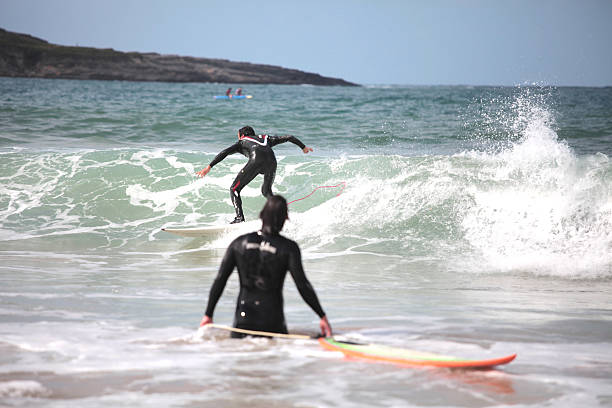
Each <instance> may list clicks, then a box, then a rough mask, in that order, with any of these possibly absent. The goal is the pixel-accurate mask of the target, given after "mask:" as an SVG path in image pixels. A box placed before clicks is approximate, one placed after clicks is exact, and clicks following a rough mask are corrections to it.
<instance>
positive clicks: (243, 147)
mask: <svg viewBox="0 0 612 408" xmlns="http://www.w3.org/2000/svg"><path fill="white" fill-rule="evenodd" d="M285 142H291V143H293V144H295V145H297V146H299V147H300V149H302V151H303V152H304V153H308V152H312V148H311V147H307V146H306V145H305V144H304V143H302V142H301V141H300V140H299V139H298V138H297V137H295V136H291V135H286V136H268V135H258V136H256V135H255V131H254V130H253V128H252V127H250V126H245V127H243V128H241V129H240V130H239V131H238V141H237V142H236V143H234V144H233V145H231V146H230V147H228V148H227V149H225V150H223V151H221V152H220V153H219V154H218V155H217V156H216V157H215V158H214V159H213V161H211V162H210V164H209V165H208V166H206V167H205V168H204V169H202V170H200V171H198V172H197V173H196V174H197V175H198V176H200V177H204V176H206V175H207V174H208V172H209V171H210V169H211V168H212V167H213V166H214V165H215V164H217V163H219V162H220V161H221V160H223V159H225V158H226V157H227V156H228V155H230V154H234V153H241V154H243V155H244V156H246V157H247V158H248V159H249V161H248V162H247V164H246V165H245V166H244V168H243V169H242V170H240V173H238V175H237V176H236V179H235V180H234V182H233V183H232V185H231V187H230V197H231V199H232V204H233V205H234V210H235V211H236V218H235V219H234V221H232V222H231V224H235V223H237V222H243V221H244V213H243V211H242V199H241V198H240V192H241V191H242V189H243V188H244V186H246V185H247V184H249V183H250V182H251V181H252V180H253V179H254V178H255V176H257V175H258V174H263V175H264V180H263V184H262V185H261V194H263V196H264V197H266V198H268V197H270V196H272V183H274V177H275V176H276V156H275V155H274V151H273V150H272V147H274V146H276V145H278V144H281V143H285Z"/></svg>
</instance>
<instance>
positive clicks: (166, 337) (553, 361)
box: [0, 78, 612, 407]
mask: <svg viewBox="0 0 612 408" xmlns="http://www.w3.org/2000/svg"><path fill="white" fill-rule="evenodd" d="M226 88H227V84H167V83H130V82H102V81H100V82H98V81H67V80H38V79H9V78H0V125H1V126H0V261H1V262H0V405H2V406H12V407H67V406H71V407H72V406H79V407H108V406H113V407H151V406H155V407H209V406H211V407H212V406H214V407H243V406H250V407H421V406H427V407H449V406H452V407H505V406H512V407H532V406H554V407H587V406H589V407H595V406H612V380H611V378H612V294H611V292H612V291H611V289H612V162H611V161H610V156H611V155H612V89H611V88H555V87H541V86H517V87H504V88H499V87H465V86H457V87H442V86H438V87H399V86H364V87H359V88H341V87H313V86H277V85H250V86H247V85H244V86H243V88H244V89H245V92H246V93H248V94H252V95H253V96H254V97H253V99H250V100H236V101H231V100H230V101H219V100H214V99H213V95H215V94H219V93H220V92H222V91H223V90H224V89H226ZM245 125H251V126H253V127H254V128H255V130H256V131H257V132H258V133H268V134H277V135H282V134H293V135H296V136H297V137H299V138H300V139H301V140H302V141H303V142H304V143H305V144H306V145H307V146H311V147H313V149H314V152H313V153H310V154H308V155H304V154H303V153H302V152H301V150H300V149H299V148H297V147H296V146H295V145H292V144H290V143H288V144H284V145H279V146H277V147H275V151H276V155H277V159H278V171H277V175H276V181H275V184H274V191H275V192H276V193H279V194H282V195H284V196H285V197H286V198H287V199H288V200H289V201H293V200H298V199H300V198H303V197H306V196H308V197H307V198H305V199H303V200H299V201H296V202H294V203H293V204H291V205H290V220H289V221H288V223H287V225H286V228H285V234H286V235H287V236H288V237H290V238H291V239H294V240H295V241H297V242H298V243H299V245H300V247H301V249H302V256H303V262H304V266H305V270H306V273H307V276H308V277H309V279H310V281H311V283H312V284H313V286H314V287H315V289H316V291H317V293H318V296H319V298H320V301H321V304H322V306H323V308H324V309H325V311H326V313H327V315H328V317H329V320H330V322H331V324H332V327H333V329H334V330H335V332H336V333H339V334H343V335H346V336H349V337H351V338H353V339H356V340H361V341H366V342H375V343H381V344H387V345H391V346H397V347H406V348H411V349H417V350H421V351H428V352H434V353H440V354H447V355H455V356H460V357H467V358H493V357H499V356H502V355H506V354H511V353H517V354H518V357H517V358H516V360H515V361H514V362H512V363H511V364H509V365H507V366H502V367H498V368H497V369H494V370H486V371H465V370H447V369H428V368H406V367H398V366H394V365H389V364H376V363H370V362H363V361H355V360H346V359H344V358H343V357H342V356H341V355H339V354H338V353H334V352H329V351H325V350H323V349H322V348H321V347H320V346H319V345H318V344H317V343H316V342H315V341H310V340H268V339H262V338H255V339H246V340H233V339H229V338H228V336H227V333H225V332H219V331H218V330H217V331H215V330H207V331H204V333H198V332H197V331H196V329H197V327H198V323H199V321H200V319H201V317H202V315H203V312H204V309H205V306H206V301H207V298H208V291H209V288H210V286H211V283H212V281H213V279H214V277H215V275H216V272H217V268H218V266H219V263H220V260H221V257H222V256H223V253H224V250H225V248H226V247H227V245H228V244H229V242H231V240H232V236H221V237H216V238H214V239H208V240H206V239H188V238H180V237H176V236H173V235H170V234H168V233H165V232H163V231H161V228H163V227H178V226H180V227H196V226H203V225H212V224H218V223H227V222H229V221H230V220H232V219H233V208H232V206H231V202H230V197H229V186H230V184H231V182H232V180H233V178H234V177H235V175H236V173H237V172H238V171H239V170H240V169H241V167H242V166H243V165H244V163H245V158H244V157H242V156H240V155H233V156H228V157H227V158H226V159H225V160H224V161H223V162H221V163H219V164H218V165H217V166H215V167H214V168H213V170H212V171H211V172H210V173H209V175H207V176H206V177H205V178H202V179H200V178H197V177H196V176H195V175H194V173H195V172H196V171H198V170H200V169H202V168H203V167H205V166H206V165H207V164H208V163H209V162H210V161H211V160H212V158H213V157H214V156H215V155H216V153H218V152H219V151H220V150H222V149H223V148H225V147H227V146H229V145H231V144H232V143H234V142H235V141H236V134H237V130H238V129H239V128H240V127H242V126H245ZM261 181H262V180H261V177H258V178H256V179H255V180H254V181H253V182H252V183H251V184H250V185H249V186H247V187H246V188H245V189H244V190H243V193H242V195H243V201H244V209H245V214H246V217H247V219H256V218H257V216H258V212H259V210H260V209H261V207H262V205H263V203H264V199H263V197H261V194H260V190H259V189H260V186H261ZM320 186H329V187H325V188H319V189H317V187H320ZM331 186H336V187H331ZM315 190H316V191H315ZM313 191H314V193H312V192H313ZM311 193H312V194H311ZM309 194H311V195H309ZM287 280H288V281H287V282H286V285H285V303H286V304H285V313H286V317H287V321H288V325H289V328H290V330H291V331H301V332H307V333H315V332H316V331H317V330H318V318H317V316H316V315H315V314H314V313H313V312H312V311H311V310H310V309H309V308H308V306H307V305H306V304H305V303H304V302H303V301H302V299H301V298H300V296H299V294H298V292H297V290H296V289H295V285H294V284H293V283H292V282H291V278H290V277H288V279H287ZM237 293H238V282H237V275H234V276H233V277H232V278H230V281H229V282H228V285H227V287H226V288H225V291H224V294H223V296H222V298H221V300H220V302H219V304H218V305H217V308H216V311H215V315H214V320H215V322H216V323H220V324H231V323H232V316H233V309H234V302H235V299H236V296H237Z"/></svg>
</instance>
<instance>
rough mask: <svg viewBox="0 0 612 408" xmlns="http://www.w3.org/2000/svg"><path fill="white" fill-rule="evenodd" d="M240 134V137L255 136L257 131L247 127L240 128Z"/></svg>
mask: <svg viewBox="0 0 612 408" xmlns="http://www.w3.org/2000/svg"><path fill="white" fill-rule="evenodd" d="M238 134H239V135H240V136H255V131H254V130H253V128H252V127H250V126H245V127H243V128H240V130H239V131H238Z"/></svg>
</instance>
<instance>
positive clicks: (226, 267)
mask: <svg viewBox="0 0 612 408" xmlns="http://www.w3.org/2000/svg"><path fill="white" fill-rule="evenodd" d="M235 266H236V257H235V254H234V245H233V243H232V245H230V246H229V248H227V251H225V256H223V261H221V266H220V267H219V273H217V277H216V278H215V281H214V282H213V284H212V286H211V288H210V294H209V295H208V305H207V306H206V313H205V316H204V318H203V319H202V322H201V323H200V326H202V325H205V324H208V323H212V316H213V313H214V312H215V307H216V306H217V302H218V301H219V298H220V297H221V294H222V293H223V289H225V284H226V283H227V280H228V278H229V277H230V275H231V274H232V272H233V270H234V267H235ZM206 317H208V319H206Z"/></svg>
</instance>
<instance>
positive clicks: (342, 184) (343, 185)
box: [287, 181, 346, 205]
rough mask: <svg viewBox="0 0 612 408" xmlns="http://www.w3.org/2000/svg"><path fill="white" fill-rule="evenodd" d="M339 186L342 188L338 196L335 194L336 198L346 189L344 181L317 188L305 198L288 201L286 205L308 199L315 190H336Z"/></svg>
mask: <svg viewBox="0 0 612 408" xmlns="http://www.w3.org/2000/svg"><path fill="white" fill-rule="evenodd" d="M339 186H342V189H341V190H340V191H339V192H338V194H336V197H338V196H339V195H340V194H342V192H343V191H344V189H345V188H346V181H342V182H340V183H338V184H336V185H335V186H318V187H317V188H315V189H314V190H312V192H311V193H310V194H308V195H307V196H305V197H302V198H298V199H297V200H293V201H290V202H288V203H287V205H289V204H291V203H295V202H296V201H302V200H304V199H306V198H308V197H310V196H311V195H313V194H314V193H315V191H317V190H319V189H321V188H338V187H339Z"/></svg>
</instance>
